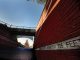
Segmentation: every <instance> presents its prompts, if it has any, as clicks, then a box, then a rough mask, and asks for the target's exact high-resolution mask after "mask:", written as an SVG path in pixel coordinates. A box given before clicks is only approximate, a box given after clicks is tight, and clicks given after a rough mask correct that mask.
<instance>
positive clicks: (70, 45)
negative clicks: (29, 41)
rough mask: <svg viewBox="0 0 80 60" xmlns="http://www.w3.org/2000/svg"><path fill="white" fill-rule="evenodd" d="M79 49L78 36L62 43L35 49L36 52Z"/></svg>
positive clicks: (79, 37) (79, 41) (79, 39)
mask: <svg viewBox="0 0 80 60" xmlns="http://www.w3.org/2000/svg"><path fill="white" fill-rule="evenodd" d="M79 48H80V36H78V37H74V38H71V39H68V40H65V41H62V42H58V43H55V44H51V45H47V46H44V47H40V48H37V49H36V50H65V49H79Z"/></svg>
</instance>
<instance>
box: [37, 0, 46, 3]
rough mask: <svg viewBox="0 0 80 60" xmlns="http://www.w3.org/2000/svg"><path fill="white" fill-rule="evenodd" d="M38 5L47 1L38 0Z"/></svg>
mask: <svg viewBox="0 0 80 60" xmlns="http://www.w3.org/2000/svg"><path fill="white" fill-rule="evenodd" d="M36 1H37V3H38V4H45V3H46V1H47V0H36Z"/></svg>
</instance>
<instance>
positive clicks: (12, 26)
mask: <svg viewBox="0 0 80 60" xmlns="http://www.w3.org/2000/svg"><path fill="white" fill-rule="evenodd" d="M0 23H1V24H4V25H7V26H8V27H10V28H21V29H36V27H26V26H15V25H12V24H8V23H6V22H3V21H1V20H0Z"/></svg>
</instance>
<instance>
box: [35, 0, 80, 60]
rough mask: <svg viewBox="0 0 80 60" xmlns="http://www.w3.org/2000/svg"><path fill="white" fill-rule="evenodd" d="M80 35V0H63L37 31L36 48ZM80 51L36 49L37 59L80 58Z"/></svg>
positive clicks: (79, 59)
mask: <svg viewBox="0 0 80 60" xmlns="http://www.w3.org/2000/svg"><path fill="white" fill-rule="evenodd" d="M76 36H80V1H79V0H61V1H60V3H59V4H58V6H57V7H56V8H55V9H54V10H53V11H52V12H51V14H50V15H49V16H48V17H47V19H46V20H45V22H44V23H43V24H42V26H41V27H40V28H39V29H38V30H37V32H36V40H35V43H34V47H35V48H39V47H42V46H46V45H50V44H54V43H57V42H61V41H63V40H66V39H70V38H73V37H76ZM79 52H80V51H77V50H75V51H73V50H68V51H67V50H62V51H60V50H56V51H54V50H52V51H49V50H48V51H43V50H39V51H36V57H37V60H80V57H79Z"/></svg>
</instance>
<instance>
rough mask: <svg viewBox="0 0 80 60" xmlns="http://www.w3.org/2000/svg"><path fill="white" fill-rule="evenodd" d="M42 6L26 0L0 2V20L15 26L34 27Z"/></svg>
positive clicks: (3, 0) (2, 0)
mask: <svg viewBox="0 0 80 60" xmlns="http://www.w3.org/2000/svg"><path fill="white" fill-rule="evenodd" d="M43 8H44V5H40V4H37V3H36V2H32V1H31V0H30V1H26V0H0V20H2V21H4V22H7V23H9V24H12V25H16V26H26V27H36V26H37V24H38V21H39V19H40V16H41V13H42V10H43Z"/></svg>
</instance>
